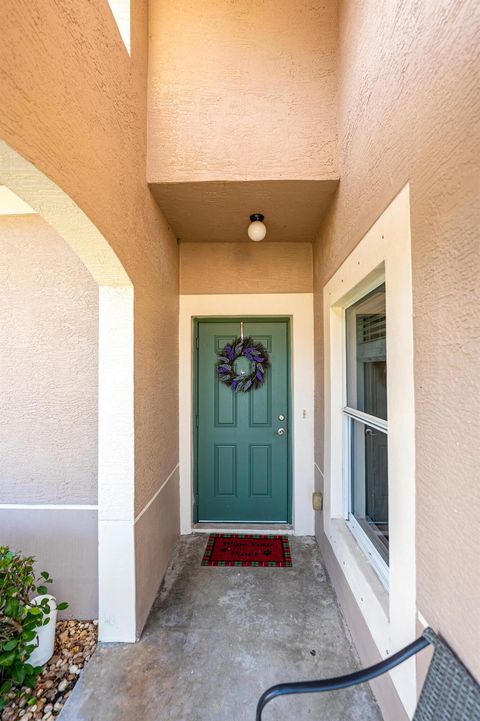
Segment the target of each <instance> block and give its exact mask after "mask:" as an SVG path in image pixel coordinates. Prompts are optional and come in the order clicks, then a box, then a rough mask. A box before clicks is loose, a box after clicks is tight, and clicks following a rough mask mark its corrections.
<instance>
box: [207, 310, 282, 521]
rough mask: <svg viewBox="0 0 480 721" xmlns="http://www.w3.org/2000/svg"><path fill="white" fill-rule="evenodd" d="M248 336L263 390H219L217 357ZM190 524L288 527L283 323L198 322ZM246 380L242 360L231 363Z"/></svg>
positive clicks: (245, 364)
mask: <svg viewBox="0 0 480 721" xmlns="http://www.w3.org/2000/svg"><path fill="white" fill-rule="evenodd" d="M240 321H242V322H243V333H244V336H245V337H247V336H251V337H252V338H253V339H254V341H255V342H256V343H261V344H262V345H263V346H264V347H265V348H266V349H267V351H268V354H269V360H270V367H269V368H268V370H267V371H266V373H265V381H264V384H263V385H262V386H261V387H259V388H256V389H254V390H250V391H247V392H242V391H238V392H234V391H233V390H232V389H231V388H230V387H228V386H227V385H225V384H224V383H222V382H220V380H219V376H218V372H217V368H216V363H217V356H218V354H220V353H221V351H222V349H223V348H224V346H225V345H226V344H227V343H231V342H232V341H233V340H234V338H236V337H238V336H240ZM196 331H197V343H196V345H197V359H196V360H197V363H196V371H197V372H196V492H195V519H196V520H197V521H198V522H200V523H202V522H209V521H210V522H222V521H223V522H237V523H248V522H255V523H288V522H290V508H289V506H290V503H289V496H290V493H289V479H290V465H289V464H290V442H289V436H290V434H289V431H290V430H291V425H290V422H289V421H290V407H289V406H290V403H289V401H290V399H289V321H288V319H277V318H270V319H264V320H262V319H256V318H249V319H231V318H230V319H224V318H216V319H205V320H203V319H202V320H199V321H197V325H196ZM235 370H236V372H238V373H241V372H242V371H244V372H245V373H247V374H248V373H250V370H251V365H250V361H248V360H247V358H244V357H241V358H239V359H238V360H237V361H236V362H235Z"/></svg>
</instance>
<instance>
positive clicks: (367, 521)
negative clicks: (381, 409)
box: [350, 418, 388, 564]
mask: <svg viewBox="0 0 480 721" xmlns="http://www.w3.org/2000/svg"><path fill="white" fill-rule="evenodd" d="M350 423H351V444H352V448H351V483H352V488H351V513H352V515H353V516H354V518H355V520H356V521H358V523H359V525H360V527H361V528H362V530H363V531H364V532H365V533H366V535H367V536H368V538H369V539H370V541H371V542H372V543H373V545H374V546H375V548H376V549H377V551H378V552H379V554H380V556H381V557H382V558H383V560H384V561H385V563H387V564H388V459H387V434H386V433H384V432H383V431H380V430H378V429H376V428H372V427H371V426H369V425H366V424H365V423H362V422H361V421H357V420H354V419H353V418H352V419H350Z"/></svg>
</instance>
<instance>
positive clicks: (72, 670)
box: [1, 621, 98, 721]
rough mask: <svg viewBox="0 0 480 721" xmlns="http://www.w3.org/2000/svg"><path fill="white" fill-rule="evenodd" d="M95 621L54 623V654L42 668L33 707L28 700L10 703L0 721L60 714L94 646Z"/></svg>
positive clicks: (42, 719) (45, 719) (45, 720)
mask: <svg viewBox="0 0 480 721" xmlns="http://www.w3.org/2000/svg"><path fill="white" fill-rule="evenodd" d="M97 631H98V621H58V622H57V626H56V629H55V650H54V654H53V656H52V658H51V659H50V661H49V662H48V663H47V664H46V665H45V668H44V669H43V672H42V674H41V675H40V676H39V677H38V683H37V686H36V688H35V689H34V690H32V691H29V690H28V693H29V694H30V695H31V696H35V697H36V699H37V700H36V702H35V704H34V705H33V706H27V701H28V697H25V698H23V699H22V700H21V701H19V702H18V701H15V700H12V703H11V704H9V705H8V706H6V707H5V708H4V710H3V713H2V715H1V721H17V719H22V721H49V720H50V719H54V718H55V717H56V716H58V714H59V713H60V711H61V710H62V708H63V706H64V704H65V702H66V700H67V698H68V697H69V696H70V694H71V692H72V689H73V687H74V686H75V684H76V683H77V681H78V679H79V676H80V674H81V672H82V669H83V667H84V666H85V664H86V663H87V662H88V660H89V659H90V657H91V655H92V654H93V652H94V651H95V647H96V645H97Z"/></svg>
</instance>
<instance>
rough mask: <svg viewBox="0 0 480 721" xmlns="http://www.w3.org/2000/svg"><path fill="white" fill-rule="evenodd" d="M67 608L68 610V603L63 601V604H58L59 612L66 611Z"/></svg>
mask: <svg viewBox="0 0 480 721" xmlns="http://www.w3.org/2000/svg"><path fill="white" fill-rule="evenodd" d="M66 608H68V603H67V602H66V601H62V603H59V604H57V610H58V611H65V609H66Z"/></svg>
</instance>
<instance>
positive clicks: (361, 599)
mask: <svg viewBox="0 0 480 721" xmlns="http://www.w3.org/2000/svg"><path fill="white" fill-rule="evenodd" d="M383 275H384V277H385V285H386V313H387V317H388V324H387V365H388V374H387V396H388V432H389V433H388V474H389V526H390V528H389V532H390V549H389V579H388V592H387V591H386V589H385V586H384V585H383V584H382V582H381V581H380V579H379V577H378V574H377V573H376V572H375V571H374V569H373V568H372V565H371V563H370V562H369V561H368V560H367V557H366V555H365V553H364V551H363V550H362V548H361V547H360V546H359V545H358V543H357V542H356V541H355V538H354V536H353V535H352V533H351V531H350V528H349V527H348V525H347V523H346V509H348V486H347V484H346V480H345V454H344V448H345V447H344V440H345V423H346V421H345V413H344V408H345V398H346V396H345V378H346V374H345V364H346V353H345V351H346V348H345V346H346V339H345V320H344V313H345V308H346V307H348V306H349V305H351V304H352V303H354V302H355V301H356V300H357V299H359V298H361V297H362V296H364V295H366V294H367V293H368V292H369V291H370V290H373V289H374V288H375V287H377V286H378V285H379V284H380V282H381V281H382V278H383ZM323 307H324V343H325V348H324V351H325V352H324V358H325V379H324V381H325V382H324V399H325V422H324V434H325V435H324V449H325V467H324V469H323V473H324V477H325V486H324V531H325V535H326V537H327V539H328V541H329V543H330V545H331V548H332V551H333V553H334V555H335V557H336V559H337V562H338V567H339V569H340V571H339V572H341V573H342V574H343V575H344V577H345V581H346V583H347V584H348V586H349V587H350V589H351V592H352V594H353V596H354V597H355V599H356V601H357V604H358V607H359V609H360V611H361V613H362V615H363V617H364V620H365V623H366V625H367V627H368V628H369V631H370V634H371V636H372V639H373V642H374V643H375V645H376V646H377V649H378V651H379V653H380V655H381V657H382V658H386V657H388V656H389V655H390V654H391V653H394V652H395V651H396V650H398V649H400V648H402V646H405V645H407V644H408V643H410V642H411V640H412V639H413V638H415V636H416V569H415V405H414V376H413V310H412V268H411V238H410V193H409V186H408V185H406V186H405V187H404V188H403V190H402V191H401V192H400V193H399V194H398V195H397V197H396V198H395V199H394V200H393V201H392V202H391V204H390V205H389V206H388V207H387V208H386V210H385V211H384V212H383V214H382V215H381V216H380V218H379V219H378V220H377V221H376V222H375V223H374V225H373V226H372V227H371V229H370V230H369V231H368V232H367V234H366V235H365V236H364V237H363V238H362V240H361V241H360V242H359V244H358V245H357V246H356V247H355V249H354V250H353V251H352V253H351V254H350V255H349V256H348V257H347V258H346V260H345V261H344V263H343V264H342V265H341V266H340V268H339V269H338V271H337V272H336V273H335V274H334V275H333V276H332V278H331V279H330V281H329V282H328V283H327V284H326V285H325V287H324V294H323ZM390 675H391V678H392V681H393V683H394V685H395V688H396V690H397V692H398V695H399V697H400V699H401V701H402V703H403V705H404V706H405V709H406V712H407V714H410V715H413V711H414V709H415V704H416V698H417V689H416V674H415V661H414V660H413V659H410V660H409V661H407V662H406V663H404V664H402V665H401V666H400V667H398V668H397V669H394V670H393V671H392V672H391V674H390Z"/></svg>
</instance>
